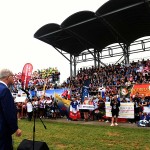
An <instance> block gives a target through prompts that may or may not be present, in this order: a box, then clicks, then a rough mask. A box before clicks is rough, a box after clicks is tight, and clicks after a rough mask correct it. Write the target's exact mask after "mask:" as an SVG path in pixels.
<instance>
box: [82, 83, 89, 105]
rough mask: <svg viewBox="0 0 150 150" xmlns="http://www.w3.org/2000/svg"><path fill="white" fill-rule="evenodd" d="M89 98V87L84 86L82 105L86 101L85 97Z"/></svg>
mask: <svg viewBox="0 0 150 150" xmlns="http://www.w3.org/2000/svg"><path fill="white" fill-rule="evenodd" d="M85 96H87V97H88V96H89V87H86V86H83V87H82V98H81V103H83V101H84V97H85Z"/></svg>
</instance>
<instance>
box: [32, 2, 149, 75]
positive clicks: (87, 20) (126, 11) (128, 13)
mask: <svg viewBox="0 0 150 150" xmlns="http://www.w3.org/2000/svg"><path fill="white" fill-rule="evenodd" d="M149 18H150V1H149V0H145V1H143V0H109V1H108V2H106V3H105V4H104V5H102V6H101V7H100V8H99V9H98V10H97V11H96V12H92V11H81V12H76V13H74V14H72V15H70V16H69V17H68V18H66V19H65V20H64V21H63V22H62V23H61V24H60V25H58V24H55V23H50V24H47V25H44V26H43V27H41V28H40V29H39V30H38V31H37V32H36V33H35V34H34V37H35V38H37V39H39V40H41V41H43V42H45V43H48V44H50V45H51V46H53V47H54V48H55V49H56V50H57V51H58V52H59V53H61V54H62V56H63V57H65V58H66V59H67V60H68V61H69V63H70V77H72V76H76V73H77V72H76V68H77V64H79V63H83V62H88V61H94V67H96V66H97V67H99V66H101V65H103V66H107V64H105V59H108V58H114V57H116V58H117V59H116V58H115V60H116V62H115V64H117V63H121V62H122V63H124V64H129V63H130V55H131V54H135V53H139V52H146V51H150V46H149V45H150V38H149V37H148V38H143V39H140V40H137V39H139V38H142V37H145V36H149V35H150V28H149V26H150V19H149ZM103 60H104V61H103ZM73 69H74V70H73Z"/></svg>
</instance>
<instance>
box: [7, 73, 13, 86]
mask: <svg viewBox="0 0 150 150" xmlns="http://www.w3.org/2000/svg"><path fill="white" fill-rule="evenodd" d="M7 80H8V86H10V85H13V84H14V82H15V81H14V75H13V74H12V75H9V76H8V79H7Z"/></svg>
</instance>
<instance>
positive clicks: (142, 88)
mask: <svg viewBox="0 0 150 150" xmlns="http://www.w3.org/2000/svg"><path fill="white" fill-rule="evenodd" d="M137 92H138V93H139V95H140V96H141V95H142V94H144V95H145V96H150V84H135V85H134V86H133V88H132V90H131V96H134V95H135V94H136V93H137Z"/></svg>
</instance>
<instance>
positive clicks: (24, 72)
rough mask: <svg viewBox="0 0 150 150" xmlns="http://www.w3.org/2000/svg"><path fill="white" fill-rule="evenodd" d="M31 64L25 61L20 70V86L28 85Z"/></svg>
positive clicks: (31, 68)
mask: <svg viewBox="0 0 150 150" xmlns="http://www.w3.org/2000/svg"><path fill="white" fill-rule="evenodd" d="M32 70H33V66H32V64H30V63H26V64H25V65H24V67H23V70H22V76H21V82H22V87H23V88H24V89H25V87H28V83H29V80H30V79H31V75H32Z"/></svg>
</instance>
